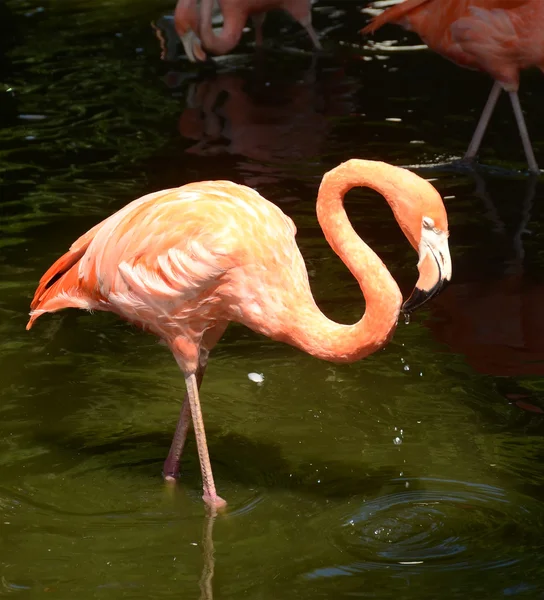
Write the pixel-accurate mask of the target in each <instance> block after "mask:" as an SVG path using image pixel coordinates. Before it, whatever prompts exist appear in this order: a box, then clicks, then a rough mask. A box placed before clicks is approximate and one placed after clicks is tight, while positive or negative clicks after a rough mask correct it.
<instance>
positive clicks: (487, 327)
mask: <svg viewBox="0 0 544 600" xmlns="http://www.w3.org/2000/svg"><path fill="white" fill-rule="evenodd" d="M536 185H537V178H536V177H533V178H531V179H529V180H528V181H527V187H526V190H525V198H524V200H523V204H522V207H521V218H520V221H519V224H518V226H517V228H516V230H515V232H514V234H513V236H512V237H511V238H510V244H511V255H512V258H511V260H510V261H509V264H508V267H507V269H506V271H505V272H504V273H503V276H502V277H501V278H500V279H498V280H489V279H483V278H477V279H476V280H474V281H468V282H464V283H455V282H452V284H451V285H450V286H449V288H448V289H446V290H445V291H444V292H443V294H442V295H441V296H440V297H439V298H437V300H436V302H435V303H434V304H433V306H432V307H431V312H432V315H433V317H438V318H433V319H432V320H431V322H430V323H429V326H430V328H431V329H432V330H433V332H434V334H435V335H436V337H437V338H438V339H439V340H440V341H442V342H444V343H446V344H447V345H448V346H450V348H452V349H453V350H454V351H455V352H458V353H461V354H463V355H464V356H465V357H466V360H467V361H468V363H469V364H470V365H471V366H472V367H473V368H474V369H475V370H476V371H478V372H479V373H482V374H487V375H496V376H523V375H544V312H543V310H542V306H544V284H543V283H542V282H535V281H531V280H530V279H529V278H528V277H527V275H526V273H525V270H524V257H525V251H524V246H523V234H524V233H526V231H527V225H528V222H529V220H530V213H531V208H532V204H533V199H534V196H535V191H536ZM478 191H479V193H480V195H481V197H482V199H483V200H484V202H485V203H486V205H487V206H486V208H487V214H488V216H491V218H492V219H493V220H494V226H495V231H496V232H498V233H500V234H501V235H503V236H504V235H506V228H505V226H504V224H503V223H502V222H501V221H500V219H499V217H498V213H497V211H496V209H495V207H494V205H493V201H492V199H491V197H490V196H489V194H488V192H487V190H486V187H485V183H484V182H483V180H482V179H481V178H480V179H479V181H478Z"/></svg>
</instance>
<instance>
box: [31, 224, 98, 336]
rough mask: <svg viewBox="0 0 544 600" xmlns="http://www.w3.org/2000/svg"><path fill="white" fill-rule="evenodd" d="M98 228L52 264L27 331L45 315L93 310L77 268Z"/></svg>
mask: <svg viewBox="0 0 544 600" xmlns="http://www.w3.org/2000/svg"><path fill="white" fill-rule="evenodd" d="M97 229H98V226H97V227H94V228H93V229H91V230H90V231H89V232H87V233H86V234H85V235H83V236H82V237H81V238H79V239H78V240H77V241H76V242H75V243H74V244H73V245H72V246H71V248H70V250H69V251H68V252H66V254H64V255H63V256H61V257H60V258H59V259H58V260H57V261H55V262H54V263H53V265H52V266H51V267H49V269H48V270H47V271H46V272H45V274H44V275H43V276H42V278H41V279H40V283H39V284H38V288H37V290H36V293H35V294H34V298H33V300H32V302H31V304H30V309H31V311H30V320H29V321H28V323H27V325H26V328H27V330H28V329H30V328H31V327H32V325H33V324H34V321H35V320H36V319H37V318H38V317H39V316H40V315H42V314H43V313H46V312H55V311H57V310H61V309H63V308H86V309H89V308H90V301H91V300H92V299H91V297H90V296H89V294H88V292H86V291H85V290H84V289H83V288H82V287H81V283H80V281H79V274H78V264H79V261H80V260H81V258H82V256H83V255H84V254H85V252H86V251H87V248H88V247H89V244H90V243H91V242H92V240H93V238H94V235H95V233H96V230H97Z"/></svg>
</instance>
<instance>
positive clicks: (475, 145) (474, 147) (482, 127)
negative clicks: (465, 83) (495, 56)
mask: <svg viewBox="0 0 544 600" xmlns="http://www.w3.org/2000/svg"><path fill="white" fill-rule="evenodd" d="M501 92H502V86H501V84H500V83H499V82H498V81H495V83H494V84H493V87H492V88H491V92H490V94H489V98H488V99H487V102H486V103H485V106H484V110H483V111H482V116H481V117H480V120H479V121H478V125H477V126H476V130H475V131H474V135H473V136H472V140H470V144H469V146H468V150H467V151H466V154H465V160H473V159H474V158H476V154H477V153H478V150H479V149H480V144H481V143H482V139H483V137H484V134H485V131H486V129H487V126H488V125H489V119H491V115H492V114H493V111H494V110H495V105H496V104H497V100H498V99H499V96H500V95H501Z"/></svg>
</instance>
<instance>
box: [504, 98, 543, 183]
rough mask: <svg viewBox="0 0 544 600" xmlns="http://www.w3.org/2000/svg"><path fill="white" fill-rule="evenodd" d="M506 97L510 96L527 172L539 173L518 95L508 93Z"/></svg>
mask: <svg viewBox="0 0 544 600" xmlns="http://www.w3.org/2000/svg"><path fill="white" fill-rule="evenodd" d="M508 95H509V96H510V101H511V102H512V108H513V109H514V116H515V117H516V123H517V124H518V129H519V135H520V136H521V143H522V144H523V150H524V151H525V157H526V158H527V164H528V165H529V171H531V173H540V169H539V168H538V165H537V163H536V159H535V154H534V152H533V146H532V144H531V140H530V139H529V132H528V131H527V125H526V124H525V118H524V117H523V112H522V111H521V104H520V103H519V96H518V93H517V92H508Z"/></svg>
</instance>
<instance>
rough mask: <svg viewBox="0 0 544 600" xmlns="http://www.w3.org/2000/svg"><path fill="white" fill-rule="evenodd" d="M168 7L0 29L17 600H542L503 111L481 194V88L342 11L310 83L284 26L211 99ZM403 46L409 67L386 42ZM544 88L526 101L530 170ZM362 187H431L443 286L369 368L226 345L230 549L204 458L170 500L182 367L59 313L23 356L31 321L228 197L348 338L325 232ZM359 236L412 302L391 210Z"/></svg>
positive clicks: (543, 414)
mask: <svg viewBox="0 0 544 600" xmlns="http://www.w3.org/2000/svg"><path fill="white" fill-rule="evenodd" d="M173 4H174V3H173V2H166V1H164V0H160V1H157V2H149V1H145V2H144V1H142V0H132V1H131V2H128V0H108V1H106V0H94V1H92V2H91V0H46V1H45V2H43V3H37V2H34V1H28V0H8V1H7V3H3V4H0V11H1V14H0V69H1V73H2V75H1V80H0V127H1V129H0V177H1V183H2V188H1V190H2V191H1V203H0V235H1V238H0V247H1V249H0V596H3V595H6V596H8V595H11V596H13V597H21V598H41V597H47V598H58V599H67V600H68V599H70V600H72V599H74V598H78V599H82V600H83V599H86V598H104V599H106V598H112V599H114V598H115V599H117V598H135V599H136V598H146V599H148V598H202V599H206V600H210V599H211V598H212V597H213V598H215V599H216V600H220V599H223V598H224V599H227V598H228V599H230V598H232V599H234V598H236V599H238V598H242V597H243V598H248V599H257V598H258V599H265V600H276V599H279V598H281V599H285V600H288V599H291V598H292V599H295V598H297V599H305V598H308V599H310V598H311V599H315V598H330V599H338V598H344V597H345V598H348V597H349V598H353V597H360V598H368V599H373V600H381V599H384V600H386V599H391V598H396V599H403V598H408V599H412V598H418V599H419V600H421V599H429V600H431V599H436V598H445V599H448V600H449V599H453V598H478V599H486V598H489V599H496V598H500V597H503V596H506V597H520V598H542V597H543V594H544V579H543V577H544V568H543V566H542V565H543V560H544V543H543V539H544V510H543V509H544V506H543V504H542V499H543V498H544V489H543V488H544V438H543V433H544V378H543V377H542V376H543V374H544V310H543V308H542V307H543V306H544V276H543V273H544V270H543V267H544V226H543V225H542V224H543V223H544V188H543V186H542V183H541V182H540V181H534V180H530V179H529V178H528V177H527V176H526V174H525V173H523V172H521V171H520V169H523V168H524V157H523V154H522V149H521V144H520V142H519V140H518V136H517V132H516V129H515V124H514V121H513V119H512V116H511V113H510V107H509V104H508V102H507V101H506V99H505V98H503V99H502V101H501V103H500V107H499V110H498V112H497V114H496V115H495V117H494V118H493V120H492V124H491V129H490V131H489V133H488V135H487V136H486V138H485V140H484V145H483V147H482V153H481V158H482V162H484V163H485V165H486V167H482V168H481V169H480V170H479V171H478V172H477V173H472V172H467V171H460V170H458V169H452V168H450V167H449V166H448V161H450V160H451V159H452V158H458V157H460V156H462V154H463V152H464V151H465V149H466V146H467V144H468V142H469V139H470V136H471V134H472V130H473V127H474V125H475V121H476V119H477V116H478V115H479V112H480V110H481V107H482V106H483V103H484V102H485V98H486V96H487V93H488V91H489V88H490V85H491V84H490V81H489V79H488V78H487V77H486V76H485V75H482V74H478V73H473V72H469V71H466V70H462V69H460V68H457V67H456V66H455V65H452V64H450V63H448V62H447V61H445V60H443V59H441V58H440V57H438V56H435V55H434V54H432V53H431V52H428V51H425V50H420V51H411V50H410V49H409V48H408V49H407V50H406V51H402V52H386V50H384V51H383V52H381V51H379V50H377V49H376V47H373V48H372V47H371V48H368V47H364V46H365V40H363V39H361V38H360V36H358V34H357V31H358V29H360V28H361V27H362V26H363V24H364V23H365V21H366V17H365V16H363V15H361V14H360V12H359V9H360V8H361V5H360V4H357V3H353V4H348V3H346V2H343V3H340V2H338V3H337V5H336V6H335V5H334V4H333V3H331V4H325V3H321V4H319V5H317V7H316V10H315V19H314V21H315V25H316V29H317V30H318V32H319V33H320V35H321V36H322V39H323V42H324V45H325V48H326V53H325V55H324V56H322V57H320V58H319V59H318V60H315V59H312V56H311V54H310V53H309V52H302V51H300V50H309V48H310V45H309V41H308V39H307V37H306V36H305V34H304V32H303V31H301V30H300V29H299V28H298V27H297V26H296V25H294V24H291V22H290V21H289V20H288V19H286V18H283V17H282V16H281V15H276V16H274V17H273V18H271V19H270V21H269V22H268V23H267V28H266V29H265V34H268V35H267V38H268V39H269V41H270V43H271V48H270V49H269V50H268V51H267V52H265V53H264V54H263V55H259V56H256V55H255V54H254V50H253V47H252V34H251V33H248V34H246V35H245V37H244V39H243V43H242V44H241V46H240V47H239V48H238V49H237V51H236V53H235V54H234V55H233V56H231V57H228V58H222V59H221V60H219V61H217V68H216V69H215V71H214V70H213V69H211V68H206V69H204V70H198V69H197V68H196V67H195V66H193V65H190V64H189V63H188V62H187V60H185V59H184V58H181V59H179V60H174V61H168V60H161V47H160V44H159V42H158V39H157V37H156V36H155V34H154V31H153V28H152V27H151V25H150V23H151V22H152V21H156V20H157V19H158V18H159V17H161V16H162V15H165V14H169V13H171V12H172V10H173ZM167 25H168V24H166V27H167ZM163 38H164V39H165V40H166V41H168V33H165V34H163ZM388 39H391V40H398V41H399V44H401V45H416V44H419V41H418V39H417V37H415V36H412V35H409V34H406V33H405V32H403V31H402V30H401V29H399V28H394V27H390V28H388V29H387V30H383V32H380V33H379V34H378V35H377V36H376V40H378V41H382V42H383V41H384V40H388ZM282 45H284V46H286V48H282ZM167 46H168V44H166V45H165V48H164V50H165V51H166V53H167V54H168V47H167ZM170 50H171V48H170ZM297 50H298V51H297ZM166 58H167V57H166ZM543 85H544V80H543V79H542V77H541V75H540V74H539V73H538V72H537V73H532V72H528V73H526V74H524V76H523V78H522V88H521V100H522V104H523V106H524V109H525V110H526V111H527V119H528V126H529V130H530V132H531V134H532V138H533V140H534V145H535V153H536V156H537V159H540V162H541V164H542V163H544V125H543V123H542V119H541V115H542V111H541V98H542V93H543ZM351 157H359V158H370V159H380V160H385V161H388V162H391V163H393V164H397V165H404V166H410V165H411V166H412V168H414V169H415V170H416V171H417V172H418V173H420V174H421V175H423V176H425V177H427V178H430V179H431V180H432V181H433V183H434V185H435V186H436V187H437V188H438V190H439V191H440V192H441V194H442V195H443V196H444V197H445V199H446V200H445V202H446V205H447V209H448V213H449V219H450V229H451V238H450V247H451V251H452V258H453V264H454V280H453V281H452V283H451V285H450V286H449V288H448V289H447V290H446V291H445V292H444V293H443V294H442V295H441V296H440V297H439V298H438V299H437V300H436V301H433V302H432V303H431V304H430V305H428V307H426V308H425V310H421V311H420V312H418V313H416V314H415V315H414V316H413V318H412V322H411V323H410V324H408V325H406V324H404V323H400V324H399V327H398V329H397V331H396V334H395V336H394V338H393V340H392V342H391V343H390V344H389V346H388V347H387V348H385V349H384V350H383V351H381V352H379V353H377V354H376V355H374V356H371V357H370V358H368V359H366V360H364V361H362V362H360V363H357V364H353V365H347V366H338V365H332V364H328V363H323V362H319V361H317V360H315V359H313V358H311V357H308V356H305V355H304V354H302V353H301V352H299V351H297V350H295V349H293V348H291V347H288V346H285V345H281V344H278V343H274V342H272V341H270V340H267V339H265V338H263V337H260V336H258V335H256V334H253V333H252V332H250V331H249V330H247V329H245V328H243V327H241V326H237V325H233V326H231V327H230V328H229V330H228V331H227V333H226V335H225V337H224V339H223V341H222V342H221V343H220V344H219V346H218V347H217V348H216V350H215V351H214V353H213V356H212V360H211V361H210V366H209V369H208V372H207V375H206V379H205V380H204V384H203V387H202V404H203V410H204V417H205V421H206V424H207V432H208V441H209V445H210V452H211V457H212V463H213V465H214V470H215V476H216V482H217V485H218V489H219V492H220V494H221V495H222V496H223V497H224V498H226V499H227V500H228V502H229V506H228V510H227V512H226V513H225V514H223V515H219V516H218V517H217V518H216V519H215V520H214V519H212V518H210V517H208V516H206V511H205V510H204V507H203V505H202V502H201V500H200V496H201V488H200V471H199V466H198V459H197V456H196V448H195V445H194V441H193V438H192V437H191V438H190V440H189V443H188V446H187V448H186V451H185V454H184V460H183V465H182V478H181V480H180V482H179V485H178V486H177V487H176V488H175V489H168V488H165V486H164V485H163V483H162V480H161V468H162V462H163V460H164V458H165V457H166V454H167V452H168V448H169V444H170V440H171V435H172V433H173V430H174V427H175V422H176V419H177V415H178V410H179V402H180V401H181V398H182V396H183V393H184V381H183V378H182V377H181V375H180V373H179V371H178V369H177V367H176V365H175V362H174V360H173V359H172V357H171V356H170V355H169V353H168V351H167V349H166V348H164V347H163V346H160V345H158V344H157V342H156V339H154V338H152V337H151V336H149V335H146V334H144V333H142V332H140V331H138V330H137V329H135V328H134V327H131V326H130V325H128V324H126V323H123V322H121V321H120V320H118V319H116V318H115V317H114V316H113V315H109V314H94V315H91V314H88V313H84V312H78V311H64V312H61V313H58V314H55V315H47V316H45V317H43V318H42V319H40V320H39V321H38V322H37V324H36V327H35V328H34V329H33V330H32V331H31V332H26V331H25V324H26V321H27V314H28V310H29V306H28V305H29V302H30V299H31V297H32V294H33V292H34V290H35V287H36V284H37V281H38V280H39V278H40V276H41V275H42V274H43V273H44V271H45V270H46V269H47V267H49V265H50V264H51V263H52V262H53V261H54V260H55V259H56V258H57V257H58V256H59V255H60V254H62V253H63V252H65V250H66V249H67V247H68V246H69V244H70V243H71V242H72V241H73V240H75V239H76V238H77V237H78V236H79V235H80V234H81V233H83V232H84V231H86V230H87V229H89V228H90V227H91V226H92V225H94V224H95V223H97V222H98V221H100V220H101V219H103V218H104V217H106V216H107V215H109V214H111V213H112V212H114V211H115V210H117V209H119V208H120V207H122V206H123V205H124V204H126V203H127V202H128V201H130V200H132V199H134V198H136V197H139V196H141V195H143V194H145V193H147V192H150V191H153V190H157V189H161V188H167V187H172V186H177V185H181V184H184V183H186V182H189V181H198V180H202V179H220V178H228V179H231V180H233V181H236V182H239V183H245V184H247V185H251V186H253V187H255V188H256V189H257V190H258V191H259V192H260V193H261V194H263V195H264V196H265V197H267V198H269V199H270V200H272V201H274V202H275V203H277V204H278V205H279V206H280V207H281V208H282V209H283V210H284V211H285V212H287V213H288V214H289V215H290V216H291V217H292V218H293V219H294V221H295V222H296V224H297V226H298V231H299V233H298V242H299V244H300V246H301V248H302V251H303V253H304V256H305V258H306V260H307V264H308V269H309V272H310V275H311V280H312V287H313V290H314V293H315V295H316V297H317V299H318V302H319V304H320V306H321V307H322V309H323V310H324V311H325V312H326V313H327V314H328V315H329V316H331V317H332V318H335V319H337V320H339V321H342V322H346V323H348V322H354V321H355V320H356V319H358V318H359V316H360V314H361V312H362V310H363V308H364V304H363V301H362V298H361V295H360V292H359V289H358V286H357V284H356V282H355V281H354V280H353V278H352V277H351V275H350V274H349V273H348V272H347V270H346V268H345V267H344V266H343V265H342V263H341V262H340V261H339V259H337V257H336V256H334V255H333V253H332V251H331V250H330V249H329V247H328V245H327V244H326V242H325V240H324V238H323V235H322V233H321V231H320V229H319V227H318V224H317V221H316V217H315V198H316V194H317V189H318V185H319V182H320V179H321V177H322V175H323V173H324V172H325V171H327V170H328V169H330V168H332V167H333V166H335V165H336V164H338V163H339V162H341V161H343V160H345V159H348V158H351ZM347 207H348V211H349V214H350V216H351V218H352V220H353V223H354V226H355V227H356V229H357V231H358V232H359V233H360V235H361V236H362V237H364V239H365V240H366V241H367V242H368V243H369V244H370V245H371V246H372V247H373V248H374V249H375V250H376V251H377V252H378V253H379V254H380V256H381V257H382V258H383V260H384V261H385V262H386V264H387V265H388V267H389V269H390V270H391V272H392V273H393V275H394V277H395V278H396V279H397V281H398V282H399V285H400V286H401V289H402V290H403V293H404V294H407V293H409V291H410V289H411V286H412V285H413V282H414V281H415V278H416V276H417V272H416V256H415V253H414V252H413V250H412V249H411V248H410V247H409V245H408V243H407V242H406V240H405V239H404V237H403V235H402V234H401V232H400V230H399V229H398V226H397V225H396V223H395V222H394V221H393V219H392V217H391V212H390V210H389V208H388V207H387V205H386V204H385V202H384V201H383V200H382V199H381V198H379V197H378V195H377V194H375V193H374V192H371V191H370V190H355V191H353V192H351V193H350V195H349V198H348V200H347ZM249 373H262V374H263V376H264V381H263V382H262V383H261V384H259V383H256V382H254V381H252V380H251V379H250V378H249V377H248V374H249Z"/></svg>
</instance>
